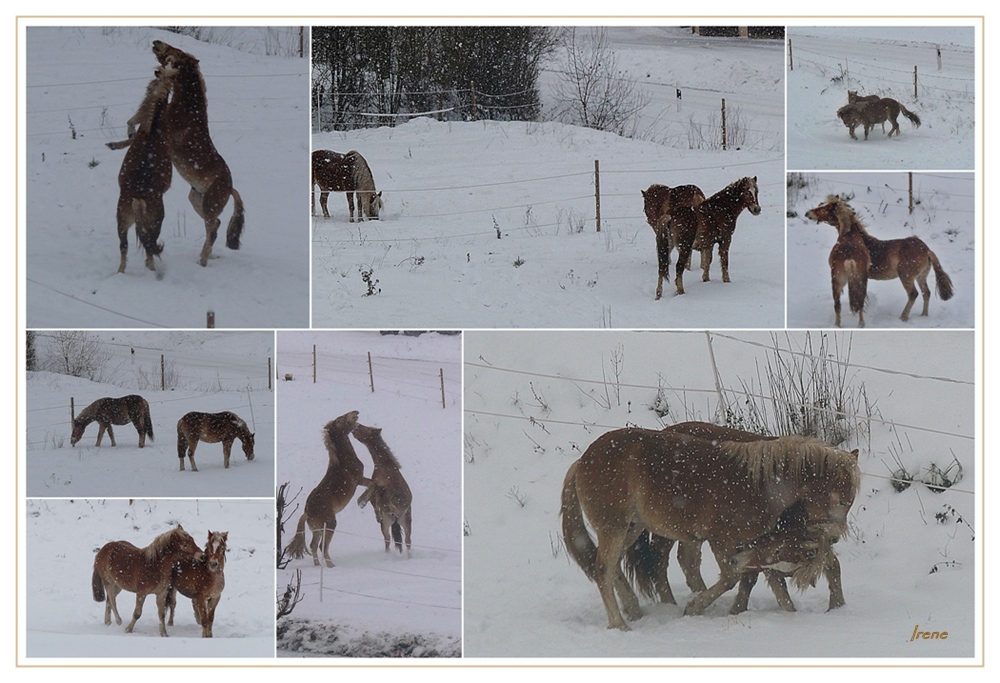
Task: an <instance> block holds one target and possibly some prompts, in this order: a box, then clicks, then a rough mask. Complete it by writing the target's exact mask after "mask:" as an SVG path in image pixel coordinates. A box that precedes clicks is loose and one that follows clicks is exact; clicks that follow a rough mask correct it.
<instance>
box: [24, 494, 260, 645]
mask: <svg viewBox="0 0 1000 683" xmlns="http://www.w3.org/2000/svg"><path fill="white" fill-rule="evenodd" d="M26 512H27V514H26V517H25V528H26V533H25V541H26V547H27V559H26V567H27V571H26V572H25V575H24V580H25V584H26V593H27V600H26V604H25V610H24V611H25V615H26V619H25V621H26V634H25V635H26V638H25V641H26V643H25V647H26V652H27V656H28V657H32V658H77V659H86V658H92V657H99V658H102V659H109V660H113V659H126V658H128V659H131V660H136V659H143V658H144V659H147V660H148V659H150V658H201V657H232V658H273V657H274V570H273V568H272V556H271V554H270V553H269V552H268V549H269V548H270V547H272V545H273V543H274V541H273V539H274V505H273V502H272V500H250V499H218V498H208V497H205V498H203V497H197V498H185V499H175V498H174V499H171V498H157V499H147V498H122V499H112V498H45V499H33V498H29V499H28V500H27V501H26ZM170 586H174V587H175V588H174V592H173V593H172V594H170V595H171V596H172V599H170V598H168V594H169V590H168V589H169V587H170ZM140 593H142V594H144V599H143V600H142V605H141V606H140V607H139V610H138V611H140V616H139V618H138V619H133V616H134V614H135V611H137V610H136V603H137V597H138V596H139V595H140ZM160 605H162V606H163V619H160V615H159V612H160V609H159V607H160ZM170 605H172V607H171V606H170ZM199 612H200V613H201V614H203V615H205V616H204V617H199V616H198V615H199ZM161 629H162V632H161ZM206 632H207V634H208V635H207V636H206ZM162 635H168V636H170V637H168V638H163V637H161V636H162Z"/></svg>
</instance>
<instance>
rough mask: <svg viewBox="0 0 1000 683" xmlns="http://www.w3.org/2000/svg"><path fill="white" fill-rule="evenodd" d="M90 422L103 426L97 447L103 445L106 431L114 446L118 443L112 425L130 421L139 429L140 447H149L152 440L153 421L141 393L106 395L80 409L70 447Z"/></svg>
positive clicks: (98, 432)
mask: <svg viewBox="0 0 1000 683" xmlns="http://www.w3.org/2000/svg"><path fill="white" fill-rule="evenodd" d="M91 422H97V424H98V426H99V427H100V429H99V430H98V431H97V443H96V444H95V445H97V446H100V445H101V439H102V438H103V437H104V432H105V431H107V432H108V436H109V437H110V438H111V445H112V446H114V445H116V444H115V431H114V430H113V429H112V428H111V425H127V424H128V423H129V422H131V423H132V424H133V425H135V430H136V431H137V432H139V448H144V447H145V446H146V437H147V436H148V437H149V440H150V441H152V440H153V420H152V419H151V418H150V416H149V403H147V402H146V399H144V398H143V397H142V396H139V395H138V394H129V395H128V396H122V397H121V398H110V397H107V396H105V397H104V398H99V399H97V400H96V401H94V402H93V403H91V404H90V405H89V406H87V407H86V408H84V409H83V410H81V411H80V414H79V415H77V416H76V417H75V418H74V419H73V433H72V434H71V435H70V437H69V445H70V446H75V445H76V442H77V441H79V440H80V439H81V438H82V437H83V432H84V430H85V429H87V425H89V424H90V423H91Z"/></svg>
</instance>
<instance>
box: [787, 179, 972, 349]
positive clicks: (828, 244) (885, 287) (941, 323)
mask: <svg viewBox="0 0 1000 683" xmlns="http://www.w3.org/2000/svg"><path fill="white" fill-rule="evenodd" d="M792 180H794V181H795V183H794V187H792V186H790V187H789V192H788V195H789V196H788V210H789V217H788V326H789V327H801V328H822V327H831V326H832V325H833V322H834V318H833V300H832V297H831V292H830V269H829V266H828V265H827V264H828V260H827V259H828V257H829V255H830V250H831V249H832V248H833V245H834V244H835V243H836V241H837V232H836V228H834V227H833V226H830V225H827V224H825V223H824V224H819V223H816V222H815V221H811V220H809V219H807V218H806V217H805V214H806V211H808V210H809V209H811V208H814V207H816V206H819V205H820V204H823V203H825V202H826V198H827V196H828V195H831V194H836V195H839V196H841V197H842V198H844V199H846V200H848V203H849V204H850V205H851V208H852V209H854V211H855V212H856V213H857V214H858V215H859V216H860V217H861V221H862V222H863V223H864V224H865V226H866V227H867V229H868V232H869V233H870V234H871V235H872V236H874V237H876V238H878V239H881V240H890V239H900V238H904V237H909V236H911V235H915V236H917V237H919V238H920V239H922V240H923V241H924V242H925V243H926V244H927V246H928V247H930V249H931V251H933V252H934V253H935V254H936V255H937V257H938V259H939V260H940V261H941V266H942V267H943V268H944V271H945V272H946V273H947V274H948V276H949V277H950V278H951V281H952V284H953V285H954V289H955V295H954V297H953V298H952V299H950V300H948V301H941V299H940V297H939V296H938V295H937V292H936V290H935V277H934V274H933V273H932V274H931V276H930V277H929V278H928V280H927V284H928V286H930V288H931V291H932V294H931V302H930V308H929V310H928V315H927V317H926V318H925V317H922V316H920V312H921V310H922V306H923V298H919V299H917V303H916V304H914V307H913V310H912V312H911V316H910V320H909V321H908V322H905V323H904V322H902V321H901V320H900V319H899V316H900V314H901V313H902V311H903V306H905V305H906V292H905V290H904V289H903V286H902V284H901V283H900V281H899V279H898V278H897V279H893V280H885V281H874V280H869V281H868V305H867V306H866V308H865V324H866V325H867V326H868V327H883V328H884V327H897V328H902V329H915V328H916V329H923V328H929V327H940V328H966V329H971V328H972V327H974V326H975V324H976V229H975V191H976V182H975V178H974V175H973V174H972V173H914V174H913V194H914V207H913V213H912V214H910V213H909V208H908V206H909V197H908V190H907V186H908V178H907V174H906V173H898V172H896V173H893V172H884V173H878V172H871V171H869V172H865V173H806V174H803V175H802V176H793V178H792ZM841 302H842V306H843V312H842V316H844V317H843V318H842V321H841V324H842V325H843V326H844V327H856V326H857V323H858V320H857V316H855V315H850V314H849V313H848V311H849V310H850V309H849V307H848V303H847V292H846V290H845V291H844V294H843V296H842V297H841Z"/></svg>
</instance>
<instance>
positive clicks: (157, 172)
mask: <svg viewBox="0 0 1000 683" xmlns="http://www.w3.org/2000/svg"><path fill="white" fill-rule="evenodd" d="M175 73H176V72H175V71H174V70H173V68H172V67H171V66H169V65H167V66H162V67H160V68H158V69H156V71H155V74H156V78H154V79H153V80H151V81H150V82H149V85H148V86H147V87H146V96H145V97H144V98H143V100H142V104H140V105H139V110H138V111H137V112H136V113H135V116H133V117H132V119H129V129H130V130H134V127H135V125H138V126H139V128H138V131H136V132H135V134H134V136H130V137H131V139H130V140H126V141H124V142H123V143H108V146H109V147H111V148H112V149H120V147H116V145H121V146H125V144H126V143H127V144H128V148H129V149H128V151H127V152H126V153H125V158H124V159H123V160H122V167H121V170H120V171H119V172H118V189H119V195H118V209H117V212H116V219H117V222H118V250H119V252H120V253H121V260H120V262H119V265H118V272H119V273H124V272H125V264H126V261H127V260H128V230H129V228H131V227H132V225H133V224H134V225H135V233H136V237H137V238H138V240H139V243H140V244H141V245H142V248H143V250H144V251H145V252H146V268H148V269H149V270H153V271H155V270H156V266H155V264H154V261H153V257H154V256H159V255H160V253H161V252H162V251H163V243H162V242H157V240H158V239H159V237H160V229H161V227H162V226H163V215H164V209H163V194H164V193H165V192H166V191H167V190H169V189H170V180H171V175H172V170H171V165H170V140H169V130H168V128H167V96H168V95H169V94H170V88H171V85H172V80H173V76H174V75H175Z"/></svg>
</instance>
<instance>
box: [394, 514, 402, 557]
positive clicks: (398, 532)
mask: <svg viewBox="0 0 1000 683" xmlns="http://www.w3.org/2000/svg"><path fill="white" fill-rule="evenodd" d="M392 542H393V543H395V544H396V548H397V549H398V550H399V552H403V527H401V526H399V522H398V521H393V523H392Z"/></svg>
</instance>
